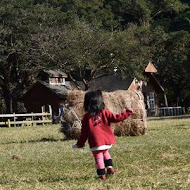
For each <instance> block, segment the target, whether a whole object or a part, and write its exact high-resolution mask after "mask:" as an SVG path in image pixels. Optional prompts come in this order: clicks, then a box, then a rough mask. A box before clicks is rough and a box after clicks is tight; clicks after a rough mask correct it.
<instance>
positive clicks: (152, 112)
mask: <svg viewBox="0 0 190 190" xmlns="http://www.w3.org/2000/svg"><path fill="white" fill-rule="evenodd" d="M184 114H185V108H184V107H181V106H178V107H161V108H157V109H147V116H148V117H154V116H155V117H156V116H158V117H161V116H177V115H184Z"/></svg>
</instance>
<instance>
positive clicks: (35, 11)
mask: <svg viewBox="0 0 190 190" xmlns="http://www.w3.org/2000/svg"><path fill="white" fill-rule="evenodd" d="M189 6H190V3H189V1H188V0H167V1H166V0H138V1H137V0H117V1H116V0H93V1H92V0H91V1H90V0H89V1H82V0H75V1H74V0H59V1H58V0H52V1H49V0H9V1H8V0H1V1H0V23H1V24H0V64H1V70H0V97H1V98H3V99H4V100H3V102H5V104H6V112H13V111H14V112H17V111H18V110H17V107H18V106H17V104H18V102H19V101H21V97H22V94H23V93H24V89H25V88H27V87H28V86H29V85H30V84H31V83H32V81H33V76H35V72H36V71H37V70H38V69H39V68H41V67H46V68H55V67H58V68H60V69H63V70H65V71H66V72H67V73H68V74H69V76H70V78H71V79H72V80H74V81H76V80H77V79H80V80H82V81H83V84H84V86H85V89H88V87H89V85H90V83H91V81H92V80H93V79H94V78H96V77H100V76H101V75H102V70H103V71H105V73H106V74H107V73H112V72H113V70H114V69H117V72H118V73H120V74H121V76H122V77H123V78H125V77H134V76H135V77H137V78H140V79H142V78H143V77H144V76H143V75H142V72H143V70H144V68H145V66H146V64H147V63H148V62H149V61H150V60H152V62H153V64H154V65H155V66H156V67H157V69H158V71H159V74H158V77H159V78H160V81H161V84H162V85H163V86H164V88H165V89H166V92H167V93H168V97H169V101H170V104H176V102H177V103H178V104H179V103H180V104H182V103H184V104H186V106H189V105H190V102H189V100H188V99H189V93H188V91H189V85H188V84H189V83H190V81H189V61H190V55H189V31H190V12H189V11H190V8H189ZM76 70H77V71H79V72H76ZM179 71H180V72H179ZM76 73H77V76H76ZM182 81H183V82H182ZM176 98H177V99H178V100H176Z"/></svg>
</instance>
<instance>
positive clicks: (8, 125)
mask: <svg viewBox="0 0 190 190" xmlns="http://www.w3.org/2000/svg"><path fill="white" fill-rule="evenodd" d="M7 127H11V122H10V119H8V120H7Z"/></svg>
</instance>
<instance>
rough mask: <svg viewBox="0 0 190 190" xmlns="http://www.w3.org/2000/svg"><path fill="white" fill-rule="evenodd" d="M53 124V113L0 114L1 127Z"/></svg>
mask: <svg viewBox="0 0 190 190" xmlns="http://www.w3.org/2000/svg"><path fill="white" fill-rule="evenodd" d="M46 123H52V113H51V112H50V113H47V112H42V113H26V114H15V113H13V114H0V126H7V127H11V126H30V125H37V124H42V125H44V124H46Z"/></svg>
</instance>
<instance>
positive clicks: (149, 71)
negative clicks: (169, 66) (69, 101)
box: [90, 62, 167, 116]
mask: <svg viewBox="0 0 190 190" xmlns="http://www.w3.org/2000/svg"><path fill="white" fill-rule="evenodd" d="M155 73H157V70H156V68H155V67H154V65H153V64H152V63H151V62H149V64H148V65H147V67H146V68H145V71H144V74H145V76H146V77H147V82H144V81H139V80H137V79H136V78H127V79H121V78H120V77H119V76H118V75H117V74H113V75H109V76H105V77H102V78H99V79H97V80H95V81H93V82H92V84H91V86H90V89H92V90H94V89H100V90H104V91H107V92H112V91H115V90H132V91H135V90H136V91H141V92H142V93H143V95H144V100H145V105H146V109H147V114H148V115H149V116H151V115H157V113H156V112H157V111H158V108H159V107H160V106H161V104H162V105H164V106H167V98H166V94H165V90H164V88H163V87H162V86H161V84H160V83H159V81H158V80H157V79H156V76H155ZM159 97H161V98H160V99H163V101H162V102H159Z"/></svg>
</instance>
